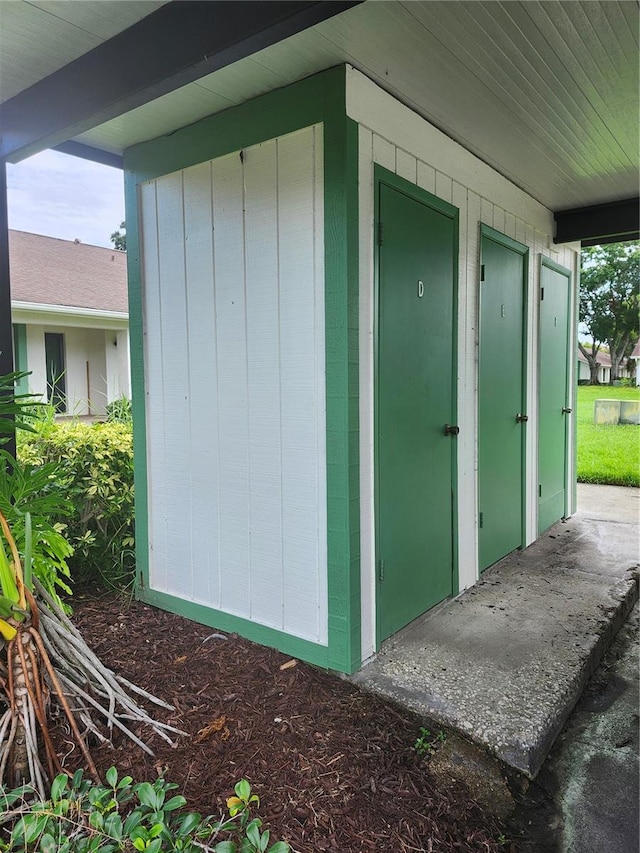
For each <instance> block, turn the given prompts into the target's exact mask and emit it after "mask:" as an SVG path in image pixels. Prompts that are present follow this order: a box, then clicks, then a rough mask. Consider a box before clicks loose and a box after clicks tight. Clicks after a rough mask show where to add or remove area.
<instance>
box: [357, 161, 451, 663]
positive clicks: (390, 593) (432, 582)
mask: <svg viewBox="0 0 640 853" xmlns="http://www.w3.org/2000/svg"><path fill="white" fill-rule="evenodd" d="M386 188H389V189H391V190H393V191H395V192H396V193H397V194H399V195H396V198H397V199H398V201H399V199H400V196H404V197H406V199H407V202H408V203H409V204H411V203H414V202H418V203H419V204H420V205H422V206H424V207H423V208H418V207H417V206H415V213H416V215H418V214H420V215H421V216H422V214H421V210H422V211H424V209H425V208H427V209H429V210H430V211H431V213H430V214H426V213H424V216H423V218H424V217H426V219H427V220H428V222H429V223H430V224H429V225H428V229H429V230H430V229H433V228H435V227H436V222H435V221H434V220H433V218H432V217H433V213H434V212H435V213H437V214H442V215H444V216H445V217H446V218H447V219H449V220H450V221H451V232H450V233H451V240H452V245H451V256H450V257H449V255H448V252H447V253H446V261H445V263H444V265H445V267H449V271H448V273H447V274H448V275H451V297H450V298H451V305H450V309H451V342H450V354H451V364H450V371H451V373H450V376H451V386H450V388H449V390H448V392H444V393H445V395H447V399H448V404H447V414H446V416H445V417H443V419H442V424H441V425H440V424H437V425H436V429H437V430H438V432H439V431H440V429H443V428H444V422H445V421H449V420H450V422H451V423H452V424H455V423H456V422H457V361H458V347H457V312H458V286H459V280H458V255H459V211H458V209H457V208H456V207H454V206H453V205H451V204H450V203H448V202H445V201H443V200H442V199H440V198H438V197H437V196H434V195H432V194H431V193H429V192H427V191H426V190H424V189H422V188H420V187H418V186H416V185H415V184H412V183H411V182H410V181H407V180H405V179H404V178H401V177H399V176H397V175H396V174H394V173H393V172H390V171H388V170H387V169H385V168H383V167H381V166H378V165H374V225H375V233H376V235H377V239H376V240H375V241H374V243H375V246H374V304H375V310H374V336H373V337H374V442H375V446H374V502H375V510H374V525H375V569H376V612H375V624H376V648H380V644H381V642H382V641H383V640H384V639H385V638H386V636H387V635H388V634H389V628H392V629H393V626H392V625H391V622H393V620H394V619H396V621H398V619H397V617H398V616H399V615H400V611H398V613H397V614H396V616H394V615H393V614H391V613H387V612H386V610H387V609H388V605H389V603H390V601H391V600H392V599H393V600H395V599H398V601H397V604H398V605H399V606H400V608H401V609H402V610H403V611H407V612H408V610H409V609H410V610H411V611H412V612H414V611H415V610H416V606H415V604H416V602H415V600H414V601H413V602H405V601H404V600H403V599H404V593H401V590H399V589H395V588H389V589H387V595H385V597H384V601H385V602H386V603H385V614H384V619H383V613H382V607H381V604H382V601H383V598H382V592H383V584H384V583H385V581H383V580H382V579H381V576H382V575H383V571H382V569H381V568H380V567H381V563H380V560H381V557H382V556H384V555H383V554H382V544H381V538H382V523H383V519H382V514H381V513H382V510H381V504H382V500H381V495H382V492H381V477H382V472H381V469H382V463H381V460H382V457H381V443H380V442H381V436H380V430H381V426H380V424H381V375H382V372H383V371H382V367H381V363H380V359H381V352H382V342H381V332H382V322H381V321H382V314H381V312H382V304H381V298H382V294H381V257H380V252H381V251H382V249H381V246H380V233H381V226H382V228H384V233H385V238H384V239H385V240H386V239H387V237H386V234H387V231H388V230H389V224H388V223H382V222H381V204H382V193H383V189H386ZM392 197H393V194H392V196H391V197H390V198H389V202H391V201H392ZM421 221H422V220H421ZM425 227H427V226H425ZM437 227H438V228H440V227H441V226H437ZM394 230H397V229H394ZM404 231H405V229H404V228H400V229H399V232H398V233H399V234H402V233H404ZM438 233H439V232H438ZM420 234H422V232H421V231H420ZM427 237H428V235H425V241H424V246H423V248H422V249H420V253H419V255H418V257H420V258H421V260H419V261H418V267H417V268H416V269H418V271H419V270H421V269H423V264H424V256H423V254H422V253H423V252H424V251H427V252H428V253H429V258H430V266H433V265H435V266H434V269H435V268H436V267H437V265H436V259H437V257H438V256H437V250H438V247H436V245H435V244H434V241H433V239H432V240H431V241H430V242H429V240H428V239H427ZM416 238H417V239H418V243H415V245H416V246H417V245H421V246H422V241H421V240H420V239H419V237H418V235H417V234H416V235H415V237H414V238H412V239H414V240H415V239H416ZM437 242H438V241H437V240H436V243H437ZM411 245H414V243H413V242H412V243H411ZM403 257H404V255H403ZM399 262H400V261H399ZM410 267H411V269H412V271H413V272H415V270H413V262H412V263H411V264H410ZM394 269H396V264H395V262H394ZM398 274H399V276H400V277H399V278H398V282H397V283H400V284H402V282H404V281H405V278H403V274H402V273H400V272H399V271H398V272H396V273H394V276H396V275H398ZM410 274H412V273H409V272H407V275H410ZM418 274H422V273H420V272H418ZM394 281H395V278H394ZM428 285H429V282H428V281H427V287H426V290H424V289H423V293H421V294H419V295H420V296H422V295H424V294H425V293H426V295H427V296H428V297H429V293H428V289H429V288H428ZM401 290H402V294H403V295H402V296H401V294H400V292H398V299H396V298H395V297H394V298H393V300H392V302H391V303H389V305H397V306H398V310H399V311H400V314H401V315H402V316H403V317H404V319H403V320H402V321H401V322H402V323H403V324H404V323H406V322H408V317H409V315H404V314H402V311H404V310H407V309H408V310H409V311H410V312H411V309H410V307H409V306H410V304H413V303H412V299H413V298H414V297H413V296H412V295H411V294H413V290H411V291H410V292H409V290H407V288H406V287H404V286H403V287H402V288H401ZM393 292H394V294H395V292H396V291H395V285H394V291H393ZM433 298H436V299H437V298H439V297H438V296H437V295H436V294H432V295H431V299H433ZM407 300H408V301H407ZM403 304H404V308H402V307H401V306H402V305H403ZM438 304H440V305H441V307H444V306H442V303H438ZM393 313H395V309H394V312H393ZM445 313H446V311H445ZM398 316H400V315H398ZM428 318H429V315H428V314H427V315H424V322H426V323H428V322H429V319H428ZM409 325H411V323H410V322H409ZM423 326H424V323H423V322H421V323H418V325H417V327H416V331H418V338H420V337H421V336H422V335H424V333H425V331H426V326H425V327H424V328H423ZM385 328H386V324H385ZM394 350H395V348H394ZM418 351H420V347H419V346H418ZM425 359H426V353H425ZM425 365H426V360H425ZM423 369H424V365H422V367H420V368H418V367H416V371H415V376H416V378H417V381H418V384H419V385H420V384H421V381H422V380H421V379H419V378H418V377H419V376H420V374H421V371H422V370H423ZM412 381H413V380H412ZM436 384H437V383H436ZM409 386H411V387H413V386H412V385H411V382H409ZM409 386H407V387H409ZM409 393H410V396H411V399H412V400H413V401H414V403H413V404H412V411H413V410H414V409H415V404H416V400H415V397H414V396H413V391H411V392H409ZM438 393H440V392H439V391H438ZM438 399H439V398H438ZM418 408H419V409H420V411H422V409H421V408H420V406H418ZM425 415H426V413H425V412H422V414H421V415H420V420H421V421H422V420H423V417H424V416H425ZM425 423H426V421H425ZM423 426H424V424H423ZM428 428H430V426H429V427H428ZM418 433H420V434H422V432H421V429H418ZM415 437H416V438H418V436H415ZM442 439H443V440H446V441H447V442H448V443H449V450H450V465H449V468H448V473H447V476H446V479H447V482H446V483H445V492H446V494H447V495H448V499H449V500H450V501H451V505H450V508H449V509H448V510H446V512H445V514H447V515H449V519H450V521H449V523H450V528H451V530H450V536H451V540H450V543H449V545H448V546H446V547H445V549H444V550H446V551H448V552H449V553H448V556H447V565H450V574H449V573H448V572H447V573H445V574H448V578H445V577H444V575H443V574H442V573H438V574H437V577H436V575H433V576H432V575H431V574H429V579H428V582H427V577H426V576H425V575H423V574H422V573H420V572H418V574H415V571H416V566H417V565H418V561H419V560H420V559H421V558H420V556H419V554H422V553H423V550H424V549H423V547H422V546H419V547H418V550H417V551H416V557H415V559H413V558H411V559H409V561H408V562H407V560H405V559H404V558H402V559H401V560H400V563H398V565H397V567H396V571H401V572H403V573H404V575H406V574H407V572H408V573H409V574H408V575H407V577H411V578H414V579H415V580H416V582H417V583H419V584H420V585H421V586H422V587H424V588H423V591H422V594H421V596H420V597H421V598H423V599H424V601H425V602H427V599H429V601H430V603H427V605H426V607H428V606H432V605H434V604H436V603H438V600H441V596H442V593H439V594H435V595H434V591H435V589H436V588H438V589H439V588H441V587H442V588H444V587H446V588H447V589H448V592H446V593H445V595H444V597H445V598H448V597H450V596H452V595H455V594H456V593H457V591H458V586H459V580H458V547H457V524H458V512H457V440H456V439H455V438H454V437H449V438H446V439H445V437H444V436H442ZM411 446H413V444H411ZM421 446H422V445H421ZM431 446H432V442H430V441H429V442H427V444H425V445H424V451H425V452H427V448H429V447H431ZM393 453H395V451H393V452H392V455H393ZM394 458H395V457H394ZM394 467H397V466H395V464H394ZM410 467H412V463H411V464H410ZM449 478H450V479H449ZM396 485H398V484H396ZM399 485H400V494H402V492H403V488H404V487H403V486H402V483H400V484H399ZM414 485H415V484H414ZM418 488H419V489H420V488H422V491H424V489H423V487H420V486H419V485H418ZM425 497H426V496H425ZM394 500H395V499H394ZM438 508H439V502H438V501H436V502H435V506H434V507H432V509H433V510H436V509H438ZM418 514H420V511H419V510H418ZM429 516H431V512H429ZM385 518H386V516H385ZM388 523H389V521H388V519H387V521H386V522H385V524H388ZM407 523H408V524H409V528H407V530H406V531H405V533H406V534H407V536H411V535H412V534H411V530H413V529H414V526H413V525H412V523H411V522H409V521H408V522H407ZM401 539H402V541H405V540H404V534H402V535H401ZM405 556H406V555H405ZM449 561H450V562H449ZM400 564H405V565H404V568H403V569H400ZM386 574H389V572H388V571H387V572H386ZM437 579H438V583H436V580H437ZM425 582H426V586H425ZM443 584H444V587H443ZM399 595H400V598H398V596H399ZM436 599H438V600H436ZM426 607H425V609H426ZM417 609H418V610H419V609H420V606H418V608H417ZM415 615H419V614H415ZM389 617H391V622H390V620H389ZM406 621H407V620H406V617H404V618H400V622H402V624H405V623H406ZM383 622H384V625H383ZM397 627H401V625H396V626H395V628H396V629H397Z"/></svg>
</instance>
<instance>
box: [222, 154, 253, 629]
mask: <svg viewBox="0 0 640 853" xmlns="http://www.w3.org/2000/svg"><path fill="white" fill-rule="evenodd" d="M213 227H214V231H213V234H214V252H215V264H216V268H215V300H216V329H215V338H216V363H217V366H218V429H219V442H220V468H219V478H220V479H219V488H220V577H221V589H220V606H221V608H222V610H224V611H225V612H227V613H233V614H235V615H238V616H243V617H245V618H248V617H249V615H250V604H249V602H250V594H251V590H250V574H249V559H250V555H249V527H250V518H249V399H248V382H247V326H246V311H245V275H244V213H243V174H242V161H241V159H240V156H239V155H238V154H230V155H228V156H227V157H220V158H219V159H218V160H215V161H214V163H213Z"/></svg>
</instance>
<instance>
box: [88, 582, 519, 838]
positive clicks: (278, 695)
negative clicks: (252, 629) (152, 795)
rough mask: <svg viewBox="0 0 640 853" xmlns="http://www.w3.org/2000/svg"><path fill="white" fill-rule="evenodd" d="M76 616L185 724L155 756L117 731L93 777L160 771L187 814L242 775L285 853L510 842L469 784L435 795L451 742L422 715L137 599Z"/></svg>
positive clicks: (99, 646)
mask: <svg viewBox="0 0 640 853" xmlns="http://www.w3.org/2000/svg"><path fill="white" fill-rule="evenodd" d="M73 618H74V621H75V623H76V625H77V627H78V629H79V630H80V631H81V632H82V633H83V635H84V636H85V637H86V638H87V639H88V640H89V641H90V642H91V645H92V647H93V648H94V649H95V651H96V652H97V653H98V654H99V655H100V656H101V657H103V658H106V659H108V660H109V661H110V662H111V664H112V665H113V667H114V668H115V669H116V670H117V671H118V672H119V673H121V674H122V675H123V676H124V677H126V678H127V679H130V680H133V681H135V682H136V683H137V684H139V685H140V686H142V687H145V688H146V689H152V690H154V691H155V692H157V693H159V694H160V695H162V696H163V697H164V698H166V699H167V701H169V702H170V703H171V704H172V705H173V706H174V708H175V710H174V711H164V712H162V716H161V719H162V720H163V721H164V722H166V723H170V724H171V725H175V726H177V727H178V728H180V729H182V730H184V731H186V732H188V737H186V738H180V739H178V741H177V743H176V746H175V747H174V748H172V747H170V746H169V745H168V744H166V743H164V742H163V741H160V740H159V739H158V738H156V737H155V736H154V738H153V740H152V741H151V745H152V747H153V750H154V753H155V756H154V757H151V756H149V755H147V754H146V753H140V752H139V751H137V750H131V749H130V748H129V746H128V745H127V743H126V741H124V740H123V739H121V738H120V737H119V735H117V734H116V736H115V738H114V741H113V744H112V745H111V744H102V745H100V746H98V747H97V748H96V749H94V750H93V753H92V754H93V757H94V760H95V762H96V765H97V767H98V770H99V771H100V772H101V773H102V774H104V773H105V772H106V770H107V769H108V768H109V767H110V766H111V765H115V766H116V767H118V770H119V772H120V773H121V774H126V775H130V776H132V777H133V778H134V779H153V778H154V777H155V775H157V774H158V773H161V774H163V775H164V776H165V778H167V779H170V780H171V781H172V782H175V783H177V784H178V790H179V791H180V793H181V794H182V795H183V796H184V797H185V798H186V800H187V802H188V804H189V808H190V809H193V810H194V811H197V812H199V813H201V814H214V815H216V814H220V813H221V811H223V810H224V809H225V807H226V799H227V798H228V797H229V796H230V795H232V794H233V788H234V785H235V783H236V780H237V779H240V778H242V779H246V780H247V781H248V782H249V783H250V785H251V790H252V791H253V792H254V793H255V794H257V795H258V796H259V797H260V800H261V808H260V814H261V816H262V817H263V819H264V821H265V825H268V826H269V828H270V829H271V832H272V837H273V838H274V839H275V838H277V839H281V840H283V841H286V842H288V843H289V844H290V845H291V849H292V851H293V853H367V851H375V853H391V851H393V853H409V851H429V850H431V851H433V853H436V851H441V853H449V851H460V853H464V852H465V851H467V852H468V851H478V853H480V851H482V853H498V851H501V853H504V851H509V853H512V851H514V850H515V849H516V848H515V847H512V846H511V842H507V841H505V837H504V836H505V830H504V827H503V826H502V825H501V824H500V823H499V822H498V821H497V820H496V819H495V818H493V817H492V816H491V815H489V814H488V813H487V812H485V811H483V809H482V808H481V807H480V806H479V805H478V804H477V803H476V802H475V801H474V800H472V799H471V798H470V796H469V794H468V792H467V791H466V789H465V788H464V787H462V786H461V785H457V786H456V785H455V784H453V783H452V787H451V788H447V790H446V791H444V790H443V789H442V785H441V783H440V782H439V781H437V780H436V777H435V776H431V775H430V770H429V765H430V762H431V761H432V755H433V753H434V752H435V751H437V750H438V749H442V748H446V739H445V737H444V734H441V730H440V728H439V727H438V726H437V725H436V724H431V725H428V724H427V725H428V730H429V732H430V734H429V735H426V734H425V731H423V728H424V727H425V721H424V719H422V718H420V717H418V716H416V715H414V714H413V713H411V712H410V711H407V710H405V709H402V708H399V707H397V706H395V705H393V704H392V703H391V702H388V701H385V700H383V699H380V698H377V697H374V696H371V695H369V694H366V693H364V692H362V691H361V690H360V689H358V688H357V687H355V686H354V685H352V684H350V683H349V682H347V681H345V680H343V679H340V678H338V677H336V676H333V675H332V674H330V673H327V672H324V671H322V670H320V669H317V668H316V667H312V666H310V665H307V664H305V663H303V662H301V661H294V660H292V659H291V658H290V657H288V656H286V655H283V654H281V653H279V652H277V651H275V650H273V649H268V648H265V647H263V646H258V645H255V644H253V643H250V642H249V641H247V640H244V639H242V638H240V637H237V636H236V635H233V634H229V635H226V634H222V633H221V632H219V631H217V630H215V629H213V628H209V627H207V626H204V625H199V624H197V623H194V622H191V621H189V620H186V619H183V618H182V617H180V616H177V615H175V614H171V613H167V612H164V611H161V610H157V609H156V608H154V607H151V606H149V605H146V604H143V603H141V602H136V601H128V600H124V599H122V598H117V597H114V596H113V595H111V594H109V595H103V596H102V597H95V596H90V595H88V593H84V594H81V595H77V596H75V597H74V617H73ZM431 735H433V737H432V736H431ZM418 741H419V742H420V743H421V744H422V743H425V744H426V743H427V741H428V749H424V750H423V751H422V754H420V751H419V750H418V749H416V744H417V742H418Z"/></svg>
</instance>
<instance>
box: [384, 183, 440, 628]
mask: <svg viewBox="0 0 640 853" xmlns="http://www.w3.org/2000/svg"><path fill="white" fill-rule="evenodd" d="M391 180H392V181H393V186H391V185H389V184H387V183H382V182H381V183H379V184H378V187H379V196H378V205H379V208H378V212H379V223H380V226H381V228H380V233H381V234H382V235H383V236H382V242H381V244H380V245H379V258H378V288H379V305H378V351H377V400H376V410H377V422H376V426H377V429H376V433H377V447H376V458H377V469H376V484H377V558H378V569H379V572H378V586H377V618H378V641H381V640H383V639H385V638H386V637H388V636H389V635H390V634H392V633H394V632H395V631H397V630H398V629H399V628H401V627H402V626H403V625H406V624H407V623H408V622H410V621H411V620H412V619H415V617H416V616H419V615H420V614H421V613H424V611H425V610H428V609H429V608H430V607H432V606H433V605H434V604H437V603H438V602H439V601H442V600H443V599H444V598H447V597H448V596H450V595H451V594H452V593H453V546H452V543H453V466H454V458H455V442H456V439H455V437H454V436H452V435H451V434H449V435H446V434H445V425H446V424H449V425H454V424H455V409H454V406H455V401H454V394H453V388H454V376H455V373H454V352H455V350H454V347H455V335H454V323H455V311H454V298H455V281H456V255H457V211H456V209H455V208H452V207H451V206H450V205H446V204H444V203H443V202H440V201H439V200H438V199H435V198H433V199H432V197H430V196H428V195H427V194H426V193H424V197H423V196H421V195H418V196H415V195H414V193H420V191H419V190H416V188H412V189H411V190H410V189H409V187H410V185H409V184H406V188H405V186H404V185H405V182H402V181H401V180H400V179H396V178H394V179H390V181H391ZM400 188H402V189H400ZM405 189H406V191H405ZM418 198H424V201H420V200H418ZM426 201H429V203H425V202H426Z"/></svg>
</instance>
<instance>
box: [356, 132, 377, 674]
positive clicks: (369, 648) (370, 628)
mask: <svg viewBox="0 0 640 853" xmlns="http://www.w3.org/2000/svg"><path fill="white" fill-rule="evenodd" d="M358 136H359V156H358V186H359V193H360V200H361V201H360V233H359V256H360V258H359V259H360V324H359V329H358V332H359V355H360V401H359V402H360V410H359V414H360V600H361V618H362V624H361V631H360V640H361V652H362V659H363V661H366V660H367V659H368V658H370V657H372V655H373V654H374V653H375V650H376V648H375V618H374V615H375V600H376V599H375V586H376V584H375V575H374V574H373V573H372V572H371V566H372V565H373V564H374V561H375V519H374V479H373V465H372V462H371V460H372V459H373V455H374V418H373V405H374V396H373V386H374V370H373V357H374V356H373V353H374V348H373V324H374V294H373V252H374V246H373V234H374V183H373V134H372V133H371V131H370V130H367V129H366V128H364V127H362V126H360V128H359V130H358Z"/></svg>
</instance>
